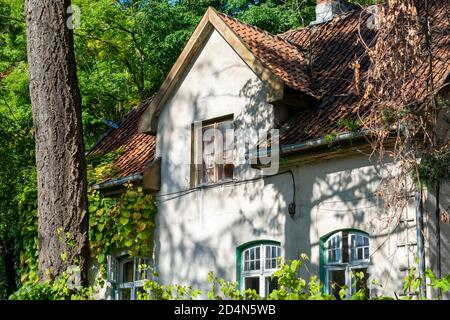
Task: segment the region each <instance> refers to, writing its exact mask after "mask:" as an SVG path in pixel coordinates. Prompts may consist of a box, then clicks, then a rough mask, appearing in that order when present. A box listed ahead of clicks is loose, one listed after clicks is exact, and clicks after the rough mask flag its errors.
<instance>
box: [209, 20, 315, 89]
mask: <svg viewBox="0 0 450 320" xmlns="http://www.w3.org/2000/svg"><path fill="white" fill-rule="evenodd" d="M218 15H219V16H220V17H221V18H222V20H223V21H224V22H225V23H226V24H227V25H228V26H229V27H230V29H231V30H233V31H234V33H235V34H236V35H237V36H238V37H239V38H240V39H241V40H242V41H243V43H244V44H245V45H246V46H247V47H248V48H249V49H250V50H251V51H252V52H253V54H254V55H255V56H256V57H257V58H258V59H259V60H260V61H261V62H262V63H263V64H264V66H265V67H266V68H268V69H269V70H271V71H272V72H273V73H274V74H275V75H276V76H278V77H279V78H280V79H281V80H282V81H283V82H284V83H285V84H286V85H288V86H289V87H290V88H292V89H295V90H298V91H301V92H304V93H307V94H309V95H311V96H314V97H317V93H316V92H315V90H314V87H313V86H312V84H313V82H312V81H311V79H310V74H309V71H308V63H307V60H306V58H305V54H304V53H303V52H302V51H301V49H300V48H298V47H297V46H296V45H294V44H292V43H289V42H288V41H286V40H285V39H283V38H282V37H280V36H277V35H272V34H270V33H268V32H266V31H264V30H261V29H259V28H257V27H254V26H251V25H248V24H246V23H243V22H241V21H239V20H237V19H235V18H232V17H230V16H227V15H225V14H223V13H218Z"/></svg>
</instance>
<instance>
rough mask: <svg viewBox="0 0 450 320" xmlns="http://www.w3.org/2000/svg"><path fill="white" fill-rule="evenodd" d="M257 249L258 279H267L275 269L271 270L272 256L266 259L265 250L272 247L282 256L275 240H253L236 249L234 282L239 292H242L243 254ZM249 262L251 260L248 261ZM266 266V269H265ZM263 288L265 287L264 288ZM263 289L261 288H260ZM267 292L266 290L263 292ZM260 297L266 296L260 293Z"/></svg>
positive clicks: (264, 293) (279, 246) (278, 244)
mask: <svg viewBox="0 0 450 320" xmlns="http://www.w3.org/2000/svg"><path fill="white" fill-rule="evenodd" d="M256 247H259V248H260V249H259V254H260V256H259V259H260V263H259V267H260V270H261V273H260V274H259V275H258V276H259V277H268V276H269V275H271V274H272V273H273V272H274V271H275V270H276V267H275V268H273V264H272V262H273V261H272V260H273V259H274V258H273V257H272V254H270V256H269V257H266V252H265V251H266V250H268V249H269V250H272V247H275V251H276V253H277V254H279V256H282V249H281V244H280V242H279V241H275V240H254V241H250V242H246V243H244V244H242V245H240V246H238V247H237V248H236V281H237V283H238V288H239V290H241V291H243V290H244V281H243V277H244V273H245V271H244V265H243V260H244V259H243V254H244V253H245V252H246V251H248V250H249V249H252V248H256ZM249 261H251V260H249ZM266 266H267V267H266ZM264 287H265V286H264ZM261 289H263V288H261ZM265 291H267V290H265ZM260 295H261V296H266V295H267V292H260Z"/></svg>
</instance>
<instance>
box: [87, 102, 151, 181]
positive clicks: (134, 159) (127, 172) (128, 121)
mask: <svg viewBox="0 0 450 320" xmlns="http://www.w3.org/2000/svg"><path fill="white" fill-rule="evenodd" d="M150 101H151V98H149V99H146V100H144V101H143V102H142V103H141V104H140V105H139V106H137V107H135V108H134V109H133V110H131V111H130V112H129V113H127V114H126V115H125V116H124V117H123V119H122V120H121V122H120V123H119V128H117V129H110V130H109V131H108V132H107V133H106V134H105V135H104V136H103V137H102V138H101V139H100V140H99V142H98V143H97V144H96V145H95V146H94V147H93V148H92V149H91V150H90V151H89V154H88V155H90V154H92V155H96V154H97V155H98V154H106V153H108V152H111V151H115V150H117V149H119V148H122V150H123V152H122V153H121V154H120V156H119V157H118V158H117V160H116V165H117V167H118V169H119V171H118V172H117V174H116V175H115V176H114V177H111V178H123V177H127V176H131V175H134V174H141V173H142V172H143V171H144V167H145V165H146V164H147V163H148V162H149V161H151V160H152V159H153V157H154V154H155V142H156V138H155V136H153V135H148V134H144V133H139V132H138V126H137V124H138V121H139V119H140V118H141V116H142V114H143V113H144V112H145V111H146V110H147V108H148V106H149V104H150Z"/></svg>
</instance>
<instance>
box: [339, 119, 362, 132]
mask: <svg viewBox="0 0 450 320" xmlns="http://www.w3.org/2000/svg"><path fill="white" fill-rule="evenodd" d="M337 125H338V126H341V127H344V128H345V130H347V131H349V132H356V131H357V130H358V129H359V128H360V127H361V123H360V122H359V121H357V120H350V119H347V118H342V119H339V120H338V121H337Z"/></svg>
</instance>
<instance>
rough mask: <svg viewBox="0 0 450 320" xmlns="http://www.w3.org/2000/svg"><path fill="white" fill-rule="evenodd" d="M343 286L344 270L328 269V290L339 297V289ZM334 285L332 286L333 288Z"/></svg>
mask: <svg viewBox="0 0 450 320" xmlns="http://www.w3.org/2000/svg"><path fill="white" fill-rule="evenodd" d="M344 286H345V270H332V271H328V292H329V294H332V295H334V296H335V297H336V299H340V297H339V291H340V290H341V289H342V287H344ZM333 287H334V288H333Z"/></svg>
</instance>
